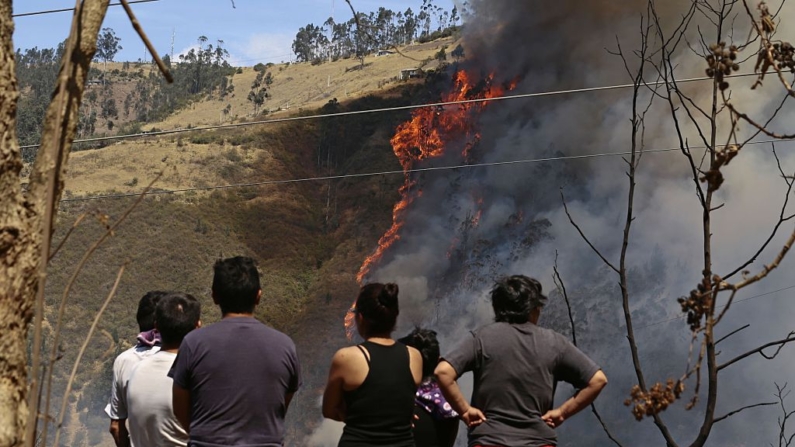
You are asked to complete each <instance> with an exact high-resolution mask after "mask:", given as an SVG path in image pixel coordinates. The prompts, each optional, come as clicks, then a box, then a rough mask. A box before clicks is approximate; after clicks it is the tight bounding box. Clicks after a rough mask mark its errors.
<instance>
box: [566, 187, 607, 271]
mask: <svg viewBox="0 0 795 447" xmlns="http://www.w3.org/2000/svg"><path fill="white" fill-rule="evenodd" d="M560 200H561V201H562V202H563V209H564V210H565V211H566V216H568V218H569V222H571V224H572V226H574V228H575V229H576V230H577V232H578V233H580V236H581V237H582V238H583V240H584V241H585V243H587V244H588V246H589V247H591V250H593V252H594V253H596V255H597V256H599V257H600V258H601V259H602V262H604V263H605V265H607V266H608V267H610V268H611V269H613V271H614V272H616V273H618V269H617V268H616V266H614V265H613V263H611V262H610V261H608V260H607V258H605V257H604V255H602V252H601V251H599V249H598V248H596V247H595V246H594V244H593V243H591V240H590V239H588V236H586V235H585V233H583V231H582V229H581V228H580V226H579V225H577V222H575V221H574V218H573V217H571V213H569V207H568V205H567V204H566V197H565V196H564V195H563V189H562V188H561V191H560Z"/></svg>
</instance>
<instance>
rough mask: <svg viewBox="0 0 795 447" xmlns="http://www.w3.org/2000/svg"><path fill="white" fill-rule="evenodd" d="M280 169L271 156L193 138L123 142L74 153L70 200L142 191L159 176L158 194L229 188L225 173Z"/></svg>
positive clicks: (69, 187)
mask: <svg viewBox="0 0 795 447" xmlns="http://www.w3.org/2000/svg"><path fill="white" fill-rule="evenodd" d="M255 159H256V161H257V162H258V163H265V164H266V165H267V166H266V167H267V168H269V169H267V170H269V171H272V170H273V169H275V168H276V167H275V165H274V164H273V163H277V162H276V161H274V160H273V158H272V155H271V152H270V151H268V150H266V149H263V150H248V149H242V148H239V147H238V148H235V147H231V146H224V145H222V144H193V143H191V140H190V138H186V139H183V138H164V139H160V140H124V141H119V142H118V143H115V144H112V145H111V146H108V147H105V148H103V149H98V150H88V151H81V152H75V153H74V154H72V156H71V159H70V162H69V172H68V175H67V180H66V192H65V196H66V197H67V198H68V197H74V196H85V195H92V194H102V193H111V192H114V191H115V192H135V191H140V190H141V189H142V188H143V187H144V186H145V185H147V184H148V183H149V182H150V181H151V180H152V179H154V178H155V177H156V175H157V173H158V172H162V173H163V175H162V177H161V178H160V179H159V180H158V181H157V183H156V184H155V185H154V187H155V188H159V189H180V188H193V187H204V186H209V185H220V184H224V183H227V181H226V180H225V179H224V177H223V173H224V172H226V171H227V170H229V169H231V168H233V167H236V168H240V167H243V168H244V169H248V168H247V166H250V165H251V163H253V162H254V161H255Z"/></svg>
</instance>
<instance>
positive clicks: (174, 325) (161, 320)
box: [155, 292, 202, 344]
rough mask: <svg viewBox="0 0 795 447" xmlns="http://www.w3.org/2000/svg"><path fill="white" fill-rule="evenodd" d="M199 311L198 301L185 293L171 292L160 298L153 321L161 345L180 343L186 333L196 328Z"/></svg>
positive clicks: (199, 316)
mask: <svg viewBox="0 0 795 447" xmlns="http://www.w3.org/2000/svg"><path fill="white" fill-rule="evenodd" d="M201 311H202V309H201V304H200V303H199V300H197V299H196V298H194V297H193V295H190V294H187V293H182V292H172V293H169V294H167V295H166V296H164V297H162V298H160V301H159V302H158V303H157V308H156V310H155V321H156V322H157V331H158V332H160V338H161V339H162V340H163V343H169V344H178V343H181V342H182V339H183V338H185V336H186V335H187V334H188V332H190V331H192V330H193V329H195V328H196V325H197V324H198V323H199V319H200V318H201Z"/></svg>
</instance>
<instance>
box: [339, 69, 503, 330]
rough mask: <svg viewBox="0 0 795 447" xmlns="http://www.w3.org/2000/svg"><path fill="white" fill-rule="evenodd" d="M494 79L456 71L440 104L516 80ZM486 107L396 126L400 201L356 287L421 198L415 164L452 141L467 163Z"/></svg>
mask: <svg viewBox="0 0 795 447" xmlns="http://www.w3.org/2000/svg"><path fill="white" fill-rule="evenodd" d="M493 79H494V74H491V75H489V76H487V77H486V79H484V80H483V81H482V82H480V83H478V84H475V83H473V82H472V81H471V79H470V76H469V74H467V73H466V72H465V71H463V70H461V71H458V72H457V73H456V74H455V76H454V77H453V88H452V89H451V91H450V92H449V93H446V94H444V95H442V102H455V101H466V100H472V99H484V98H495V97H499V96H502V95H504V94H505V92H506V90H512V89H513V88H514V87H515V86H516V81H512V82H511V83H510V84H509V85H508V86H505V87H502V86H499V85H492V81H493ZM486 104H487V103H485V102H471V103H464V104H455V105H450V106H442V107H427V108H422V109H416V110H415V111H414V112H413V113H412V117H411V120H409V121H407V122H405V123H403V124H401V125H399V126H398V127H397V130H396V132H395V136H393V137H392V139H391V140H390V143H391V144H392V151H393V152H394V153H395V156H396V157H397V158H398V160H399V161H400V165H401V166H402V167H403V172H404V182H403V185H402V186H401V187H400V189H399V190H398V191H399V192H400V200H399V201H398V202H397V203H396V204H395V206H394V208H392V226H391V227H390V228H389V230H387V231H386V233H384V235H383V236H381V239H380V240H379V241H378V246H377V247H376V249H375V250H374V251H373V253H372V254H371V255H370V256H368V257H367V258H365V260H364V263H363V264H362V266H361V268H360V269H359V273H358V274H357V275H356V281H357V282H358V283H359V284H362V283H363V282H364V279H365V277H366V276H367V274H368V273H370V271H371V269H372V268H373V266H374V265H376V264H377V263H378V262H379V261H380V260H381V258H382V257H383V256H384V253H385V252H386V251H387V250H388V249H389V247H391V246H392V245H394V243H395V242H397V241H398V240H399V239H400V229H401V228H402V227H403V225H404V217H405V213H406V210H407V209H408V208H409V206H410V205H411V203H412V202H414V200H415V199H417V198H418V197H420V196H422V190H421V189H419V188H417V181H416V180H414V179H412V177H411V172H410V171H411V170H412V169H413V168H414V166H415V165H416V163H417V162H420V161H422V160H426V159H429V158H437V157H440V156H441V155H442V154H444V150H445V147H446V146H447V145H448V144H449V143H450V142H452V141H464V142H465V144H464V150H463V152H462V156H463V158H464V160H469V157H470V152H471V150H472V148H473V147H474V146H475V145H476V144H477V142H478V141H480V133H479V132H478V130H477V129H476V128H475V126H474V125H473V121H475V120H473V119H472V118H473V117H474V115H475V114H478V113H480V112H481V111H482V110H483V108H484V107H486ZM478 217H479V213H478ZM355 308H356V303H354V305H353V307H351V310H350V311H348V313H347V314H346V315H345V331H346V333H347V335H348V339H351V338H352V337H353V326H354V315H355V312H354V310H355Z"/></svg>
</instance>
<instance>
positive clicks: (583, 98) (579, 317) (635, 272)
mask: <svg viewBox="0 0 795 447" xmlns="http://www.w3.org/2000/svg"><path fill="white" fill-rule="evenodd" d="M688 5H689V2H687V1H670V2H659V4H658V9H659V10H658V12H659V13H660V15H661V17H662V19H663V20H664V27H665V28H666V30H668V31H670V29H671V27H672V24H674V23H676V21H677V20H678V18H679V17H680V16H681V15H682V14H683V13H684V11H685V10H686V8H687V6H688ZM645 8H646V2H645V1H640V0H632V1H623V2H611V1H591V2H582V1H575V0H561V1H556V2H553V3H549V2H543V3H542V2H538V1H527V2H517V1H514V0H474V1H471V2H470V16H469V17H468V22H467V24H466V29H465V49H466V52H467V60H468V62H467V63H466V64H465V65H464V66H463V67H462V68H464V69H467V70H469V71H470V72H479V73H480V74H481V75H485V74H488V73H490V72H492V71H493V72H494V73H496V76H497V77H498V78H500V79H501V80H502V81H508V80H511V79H513V78H515V77H516V76H519V79H520V82H519V83H518V85H517V87H516V90H515V92H518V93H525V92H538V91H553V90H562V89H570V88H581V87H589V86H601V85H614V84H625V83H628V82H630V80H629V77H628V75H627V74H626V72H625V71H624V67H623V63H622V61H621V59H620V58H618V57H616V56H614V55H611V54H609V53H608V52H607V51H606V50H605V48H611V49H615V48H616V39H618V40H619V41H620V42H621V44H622V48H623V50H624V52H625V54H628V55H629V63H630V66H631V67H633V66H635V65H637V61H636V60H635V59H633V58H632V57H631V51H632V50H634V49H636V48H637V47H638V44H639V41H640V34H639V31H640V16H641V14H643V13H645V12H646V9H645ZM738 8H739V6H738ZM771 8H772V5H771ZM736 12H737V13H738V15H739V19H738V20H737V23H736V26H737V27H738V28H737V29H736V30H735V34H734V35H735V36H736V37H737V38H738V39H743V38H744V37H745V36H747V35H748V28H747V21H743V20H742V19H743V14H744V11H741V10H740V9H738V10H737V11H736ZM789 12H791V8H786V7H785V9H784V10H783V13H782V17H785V18H786V17H788V13H789ZM790 16H791V14H790ZM702 22H705V23H706V21H702ZM700 25H704V23H700ZM707 25H708V24H707ZM743 26H745V28H743ZM693 29H695V24H694V25H693ZM702 29H706V28H702ZM792 29H793V30H795V23H793V24H792ZM713 34H714V33H713ZM688 37H689V38H690V39H693V38H694V37H697V35H696V36H694V35H693V34H692V33H691V34H689V35H688ZM784 37H786V36H784ZM707 39H708V38H707ZM693 42H696V40H693ZM707 43H710V41H709V40H707ZM683 48H684V47H683ZM752 51H753V47H751V48H750V49H748V50H746V52H752ZM675 62H676V66H677V73H676V74H677V77H679V78H688V77H693V76H703V72H704V69H705V68H706V64H705V62H704V61H703V60H702V59H699V58H698V57H696V56H694V55H693V54H692V53H691V52H689V50H687V49H686V48H684V49H683V51H682V52H681V54H680V55H678V57H677V58H676V60H675ZM752 63H753V60H752V61H751V62H746V63H745V64H744V65H743V70H744V71H746V72H747V71H750V70H751V65H752ZM648 79H650V80H653V79H654V74H653V73H650V74H649V78H648ZM752 82H753V79H751V78H745V79H737V80H733V81H732V87H733V90H734V93H733V99H734V102H735V103H737V104H743V105H744V106H745V109H746V110H747V111H749V112H752V113H762V112H767V113H769V112H770V111H771V110H772V107H773V104H774V98H775V93H776V90H775V88H774V84H775V83H774V80H773V79H768V81H767V82H768V84H770V87H766V88H765V89H764V90H762V91H753V92H752V91H750V89H749V87H750V85H751V83H752ZM686 91H687V93H688V94H691V95H693V96H694V97H695V98H696V99H697V100H699V101H703V100H704V99H706V96H707V95H708V94H711V87H710V84H709V83H703V82H702V83H696V84H692V85H689V86H687V87H686ZM778 93H780V90H778ZM648 96H649V93H648V92H646V93H644V99H648ZM788 117H789V118H791V117H792V113H791V110H787V109H785V110H784V112H783V114H782V116H781V119H780V120H779V122H780V123H787V122H790V123H791V122H792V120H791V119H787V118H788ZM630 118H631V89H625V90H614V91H601V92H589V93H579V94H569V95H559V96H553V97H545V98H534V99H528V100H511V101H501V102H498V103H494V104H490V105H488V106H487V107H486V108H485V111H484V113H483V114H482V116H481V117H480V120H479V125H480V128H481V129H482V138H481V140H480V142H479V144H478V146H477V147H476V149H475V154H476V157H477V161H482V162H492V161H506V160H517V159H536V158H544V157H550V156H558V155H585V154H603V153H610V152H618V151H627V150H629V147H630V146H629V145H630V124H629V119H630ZM790 130H791V129H790ZM685 136H686V137H687V138H688V139H689V141H690V142H691V144H693V145H698V144H699V142H698V139H697V135H696V134H695V132H694V130H693V129H692V128H686V129H685ZM677 144H678V140H677V137H676V134H675V131H674V127H673V125H672V121H671V118H670V110H669V109H668V108H667V104H664V103H663V101H659V100H658V102H657V103H656V105H655V106H654V107H652V109H651V110H650V111H649V114H648V116H647V129H646V140H645V147H646V148H648V149H662V148H670V147H676V146H677ZM778 149H779V154H780V156H781V160H782V164H783V167H784V169H785V171H787V170H788V171H789V172H792V171H793V169H795V157H792V156H791V155H790V153H789V151H790V150H791V149H793V146H792V145H791V144H788V143H782V144H781V145H779V147H778ZM460 157H461V156H460V150H457V149H456V148H451V149H450V150H448V151H447V155H446V156H444V157H442V158H439V159H436V160H433V161H431V162H429V163H428V164H429V165H431V164H437V165H444V164H452V163H457V162H461V158H460ZM625 171H626V164H625V162H624V161H623V160H622V159H621V158H620V157H598V158H592V159H588V160H576V161H571V160H565V161H550V162H545V163H536V164H516V165H510V166H495V167H491V168H475V169H470V170H460V171H458V172H454V173H449V172H448V173H439V172H436V173H428V174H426V175H423V176H418V177H417V180H418V183H419V186H420V187H421V188H422V191H423V193H422V196H421V197H420V198H418V199H417V200H415V202H414V203H413V204H412V207H411V208H410V210H409V211H408V213H407V215H406V219H405V222H406V224H405V226H404V227H403V229H402V230H401V239H400V240H399V241H398V243H396V244H395V245H394V246H393V247H392V248H391V250H390V251H389V252H388V253H387V255H386V256H385V258H384V259H383V260H382V262H381V263H380V264H379V265H378V266H377V267H376V268H375V269H373V271H372V273H371V275H370V276H369V278H368V280H374V281H389V282H397V283H398V284H399V285H400V287H401V312H402V313H401V327H400V329H399V332H400V333H401V334H402V333H403V332H406V331H407V330H409V329H410V328H411V327H412V326H414V325H418V324H419V325H424V326H429V327H432V328H435V329H436V330H437V331H439V332H440V335H441V336H442V348H443V351H444V350H446V349H449V348H451V347H452V345H454V344H455V342H456V340H457V339H458V338H459V337H460V336H461V334H463V333H465V331H467V330H471V329H474V328H475V327H477V326H478V325H481V324H485V323H487V322H489V321H491V319H492V312H491V308H490V303H489V302H488V299H487V292H488V290H489V289H490V287H491V284H492V281H493V280H494V279H495V278H497V277H499V276H502V275H508V274H515V273H521V274H527V275H530V276H534V277H536V278H538V279H539V280H540V281H541V282H542V284H544V288H545V290H546V291H548V292H549V291H551V290H552V289H553V288H554V286H553V283H552V279H551V278H552V265H553V262H554V259H555V256H556V253H557V256H558V264H559V267H560V270H561V273H562V275H563V278H564V280H565V281H566V285H567V288H568V291H569V294H570V298H571V299H572V304H573V306H574V312H575V319H576V322H577V335H578V338H579V341H580V345H581V347H582V348H583V350H585V351H586V353H588V354H589V355H591V356H592V357H593V358H594V359H595V360H596V361H597V362H599V363H600V364H601V365H602V367H603V368H604V370H605V371H606V373H607V375H608V377H609V378H610V379H611V381H610V385H609V387H608V389H607V390H606V391H605V393H603V396H602V397H600V399H599V401H598V407H599V408H600V410H601V411H602V413H603V416H604V418H605V421H606V423H607V424H608V426H609V427H610V428H611V429H612V431H613V432H614V433H615V434H617V435H618V436H619V438H620V439H622V440H623V441H625V445H648V444H649V441H650V440H656V439H659V441H655V442H653V443H652V444H654V445H660V444H662V443H663V441H662V438H660V437H659V434H658V433H656V431H655V430H656V429H655V427H654V426H653V425H652V424H651V423H650V421H644V422H641V423H638V422H635V421H634V419H633V417H632V415H631V414H630V412H629V409H628V408H626V407H624V406H623V400H624V399H625V398H627V397H628V393H629V389H630V387H631V386H632V385H633V384H635V383H636V382H637V379H636V378H635V376H634V372H633V371H632V365H631V361H630V357H629V350H628V347H627V343H626V339H625V332H624V327H623V325H624V322H623V316H622V313H621V306H620V293H619V289H618V286H617V281H618V278H617V277H616V276H615V274H614V273H613V272H612V271H610V270H609V269H607V268H605V267H604V266H603V265H602V263H601V262H600V260H599V259H598V258H597V257H596V256H595V255H594V254H593V253H592V252H591V251H590V249H589V248H588V247H587V245H586V244H585V243H584V242H583V241H582V239H581V238H580V237H579V235H578V234H577V232H576V231H575V229H574V228H573V227H572V226H571V225H570V224H569V222H568V218H567V217H566V215H565V213H564V211H563V207H562V204H561V199H560V195H559V191H560V190H561V188H562V190H563V192H564V193H565V194H566V197H567V201H568V205H569V210H570V211H571V213H572V215H573V216H574V217H575V219H576V220H577V222H578V223H579V225H580V226H581V227H582V228H583V230H584V231H585V232H586V233H587V234H588V236H589V237H590V238H591V240H592V241H594V242H595V244H596V245H597V246H598V247H599V248H600V249H601V250H603V252H604V254H605V255H606V256H608V257H609V258H610V259H616V258H617V253H618V249H619V248H620V241H621V230H622V228H623V219H624V217H625V213H626V192H627V178H626V176H625V175H624V173H625ZM724 174H725V176H726V179H727V181H726V183H725V184H724V186H723V187H722V188H721V190H720V193H719V194H718V197H719V199H718V201H717V203H718V204H720V203H723V202H724V201H725V203H726V205H725V206H724V207H723V208H722V209H720V210H719V211H717V212H716V213H715V223H714V228H713V234H714V239H713V240H714V247H715V254H714V259H715V263H714V266H715V271H716V272H726V271H729V270H732V269H733V268H734V267H735V266H737V265H738V264H740V263H742V261H744V260H746V259H748V258H749V257H750V256H751V254H752V253H753V252H754V251H755V250H756V249H757V248H758V247H759V246H760V244H761V243H762V242H763V241H764V239H765V238H766V237H767V235H768V234H769V232H770V230H771V229H772V226H773V225H774V224H775V223H776V221H777V219H778V213H779V210H780V206H781V203H782V201H783V199H784V192H785V186H786V185H785V184H784V182H783V180H782V179H781V178H780V176H779V175H778V169H777V167H776V162H775V159H774V158H773V156H772V154H771V151H770V150H769V146H749V147H748V148H747V149H744V151H743V152H742V154H741V155H740V157H739V158H738V159H737V160H736V161H735V162H733V163H732V165H730V166H729V167H728V168H727V169H725V170H724ZM481 201H482V204H481ZM634 212H635V214H636V217H637V218H636V220H635V222H634V224H633V230H632V236H631V246H630V250H629V259H630V264H629V265H630V268H631V276H632V279H631V284H630V293H631V297H632V311H633V316H634V319H635V320H634V322H635V325H636V329H637V338H638V345H639V347H640V350H641V360H642V362H643V364H644V368H645V370H646V372H647V381H648V382H652V383H653V382H656V381H664V380H665V379H667V378H669V377H679V376H680V375H681V374H682V372H683V371H684V368H685V362H686V358H687V347H688V341H689V331H688V329H687V326H686V324H685V322H684V321H683V320H682V319H676V318H675V317H678V316H680V315H681V312H680V310H679V306H678V304H677V302H676V298H677V297H679V296H682V295H685V294H687V292H688V291H689V290H690V289H692V288H694V286H695V284H696V283H697V282H698V280H699V278H700V276H701V272H700V271H701V267H700V265H701V262H702V257H703V254H702V249H701V246H702V239H701V234H700V228H701V214H700V208H699V206H698V202H697V199H696V196H695V192H694V187H693V180H692V176H691V174H690V172H689V168H688V165H687V164H686V162H685V160H684V158H683V157H682V155H681V154H679V153H677V152H666V153H647V154H645V155H644V156H643V159H642V162H641V167H640V171H639V173H638V189H637V192H636V200H635V210H634ZM476 215H477V216H478V222H477V224H474V223H473V221H474V219H473V217H474V216H476ZM791 231H792V225H791V223H790V224H788V225H784V226H783V227H782V234H780V235H779V236H778V237H777V238H776V239H775V240H774V241H773V243H772V244H771V245H770V248H769V249H768V250H766V251H765V252H764V253H763V255H762V256H761V257H760V258H759V261H758V262H756V263H755V264H753V265H752V266H751V269H752V270H757V269H758V268H759V267H760V266H761V265H762V263H763V262H769V260H770V259H771V258H772V256H773V254H774V253H775V252H776V251H777V250H778V249H779V248H780V247H781V245H782V243H783V241H784V239H785V236H786V235H787V234H788V233H789V232H791ZM451 246H452V247H453V249H452V250H451ZM448 252H449V253H450V255H449V256H448V255H447V254H448ZM793 266H795V263H793V260H791V259H788V260H787V261H785V262H784V264H783V265H782V266H781V267H780V268H779V270H777V271H776V272H775V273H774V274H772V275H771V276H770V277H769V278H768V279H767V280H765V281H764V282H762V283H761V284H760V285H758V286H756V287H752V288H749V289H748V290H747V291H745V292H744V295H743V296H742V297H739V298H747V297H752V296H755V295H759V294H763V293H766V292H770V291H775V290H778V289H782V288H785V287H789V286H792V285H795V280H792V276H793V275H792V274H793V273H794V272H795V269H793ZM786 293H787V292H786V291H785V292H778V293H777V294H771V295H769V296H764V297H760V298H757V299H753V300H748V301H745V302H740V303H737V304H736V306H737V307H736V308H735V309H734V313H733V314H730V317H728V319H727V320H726V321H724V322H723V323H722V329H721V330H719V331H718V336H721V335H722V334H725V333H727V332H729V331H730V330H733V329H735V328H737V327H739V326H741V325H743V324H746V323H750V324H751V328H750V329H748V330H746V331H744V332H742V333H741V334H739V335H737V336H734V337H733V338H731V339H729V340H728V341H726V342H725V343H723V344H721V347H720V349H721V351H723V353H722V354H721V360H724V359H728V358H731V357H732V356H733V355H736V354H738V353H741V352H743V351H744V350H747V349H749V348H752V347H754V346H756V345H759V344H761V343H763V342H765V341H769V340H776V339H779V338H783V337H784V336H786V334H787V333H788V332H789V331H790V330H791V328H792V323H791V321H792V316H793V313H795V312H794V311H795V304H793V303H792V300H785V299H782V297H785V296H786ZM551 297H552V299H551V303H550V305H549V306H548V309H547V310H546V311H545V314H544V315H543V316H542V322H541V323H542V324H543V325H545V326H548V327H552V328H554V329H556V330H559V331H561V332H566V333H568V331H569V322H568V317H567V314H566V313H565V308H564V306H563V303H562V299H561V298H560V295H559V294H556V293H552V294H551ZM790 351H791V348H784V351H783V353H782V355H781V356H779V357H778V358H777V359H775V360H773V361H766V360H763V359H761V357H758V356H757V358H753V359H751V360H749V361H747V362H745V363H743V364H740V365H736V366H732V367H731V368H730V369H729V370H726V371H725V373H722V375H721V389H720V391H719V395H720V397H719V402H718V408H719V410H718V415H720V414H723V413H725V412H728V411H731V410H734V409H736V408H739V407H741V406H744V405H749V404H753V403H756V402H759V401H769V400H771V399H770V397H771V393H772V392H773V391H775V388H774V386H773V383H774V382H779V383H784V382H787V381H788V380H790V379H791V378H792V377H793V373H794V372H795V367H793V366H792V365H793V362H792V360H793V358H794V357H793V355H791V354H789V352H790ZM689 386H690V387H691V388H690V389H691V390H692V383H690V384H689ZM569 391H570V390H566V389H563V390H561V391H560V392H559V396H558V397H559V399H561V398H564V397H565V396H566V393H568V392H569ZM703 393H704V391H703V390H702V397H704V396H703ZM702 400H703V399H702ZM793 406H795V403H793ZM683 407H684V403H681V402H680V403H677V404H675V405H674V406H673V407H672V408H670V409H669V410H667V411H666V412H665V413H664V414H663V418H664V419H665V420H666V421H667V422H668V425H669V427H670V428H671V430H672V431H673V433H674V435H675V436H676V437H677V439H680V440H681V442H682V443H687V442H689V441H690V440H692V438H693V436H694V434H695V430H696V429H697V427H698V424H699V423H700V421H701V418H702V417H703V413H702V411H703V408H702V407H701V406H697V407H696V408H695V409H694V410H692V411H685V410H684V409H683ZM775 417H776V410H775V409H772V408H768V407H765V408H761V409H754V410H749V411H747V412H744V413H742V415H741V416H739V417H737V418H735V419H734V422H733V423H726V422H723V423H721V424H718V425H717V426H716V427H715V429H714V433H713V437H712V441H711V445H724V446H730V445H761V444H766V443H767V442H772V441H774V440H775V439H776V436H777V430H778V428H777V426H776V424H775ZM601 433H602V431H601V428H600V427H599V426H598V423H597V422H596V420H595V419H594V418H593V416H592V415H590V414H589V412H587V411H585V412H583V414H582V415H579V416H577V417H576V418H575V419H573V420H571V421H569V422H567V423H566V425H564V427H563V428H562V429H561V430H560V440H561V443H562V444H563V443H567V444H572V445H575V444H579V445H605V446H607V445H611V443H610V441H609V440H608V439H607V437H604V436H602V434H601ZM600 436H601V438H600Z"/></svg>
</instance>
